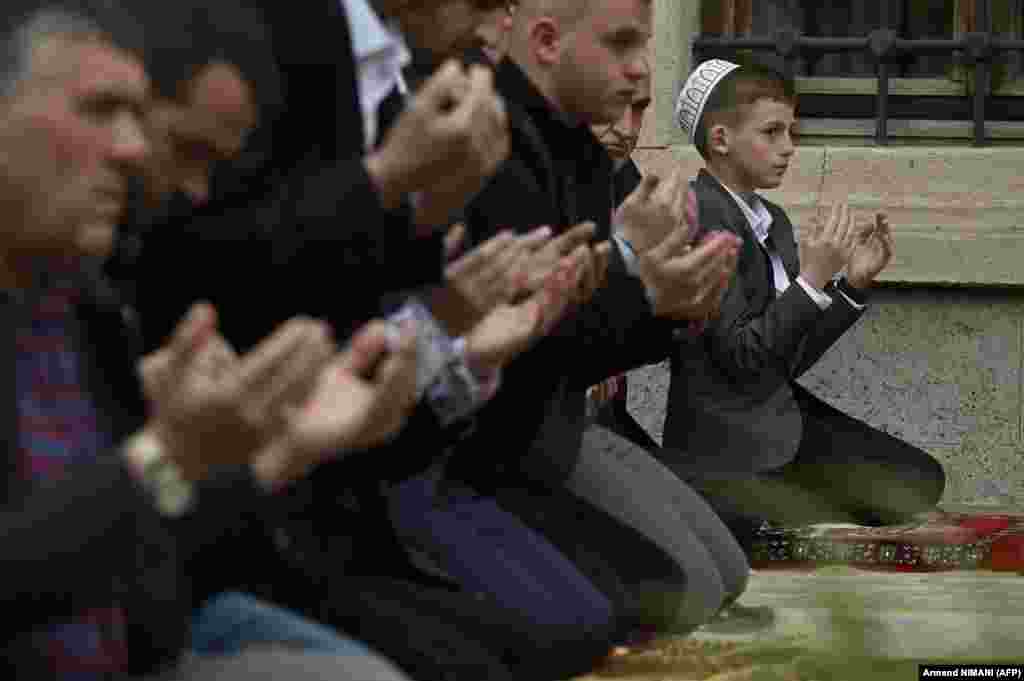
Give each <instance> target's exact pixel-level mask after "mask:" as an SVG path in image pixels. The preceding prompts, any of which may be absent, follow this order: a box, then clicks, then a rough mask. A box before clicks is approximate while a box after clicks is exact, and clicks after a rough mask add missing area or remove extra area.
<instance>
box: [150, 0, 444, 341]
mask: <svg viewBox="0 0 1024 681" xmlns="http://www.w3.org/2000/svg"><path fill="white" fill-rule="evenodd" d="M245 2H246V4H248V5H251V6H252V7H254V8H256V9H259V10H261V11H262V12H263V14H264V16H265V17H266V22H267V25H268V26H269V33H270V43H271V48H272V49H273V51H274V54H275V57H276V60H277V64H278V67H279V70H280V74H281V78H282V92H283V101H284V107H283V108H282V110H281V111H280V112H277V113H276V115H275V113H274V112H263V113H264V116H263V120H262V121H261V123H260V127H259V129H257V130H256V131H255V132H254V134H253V135H252V137H251V138H250V140H249V141H248V143H247V145H246V148H245V150H244V151H243V153H242V157H241V159H239V160H237V161H235V162H233V163H230V164H227V165H226V167H224V168H219V169H218V171H217V173H216V175H215V182H214V185H213V190H214V191H213V199H212V200H211V201H210V202H209V203H208V204H207V205H206V206H204V207H203V208H201V209H199V210H191V209H189V210H187V211H183V213H182V214H180V215H177V216H172V217H171V218H170V219H168V220H166V221H165V222H164V223H163V224H161V225H160V229H157V230H154V231H153V232H152V233H150V234H148V235H147V238H146V239H145V240H144V243H143V248H142V253H141V256H140V257H141V262H140V265H139V273H140V274H139V276H140V278H141V281H140V282H139V291H140V296H141V304H142V306H143V307H144V308H145V309H146V311H147V314H146V317H145V318H144V319H143V325H144V331H145V336H146V339H147V344H148V345H150V346H152V345H153V344H154V342H155V341H157V340H162V339H163V338H165V337H166V336H167V334H169V333H170V332H171V330H172V329H173V328H174V326H175V324H176V323H177V321H178V319H180V318H181V316H182V314H183V313H184V311H185V310H186V309H187V308H188V306H189V305H190V304H191V303H192V302H194V301H195V300H197V299H200V298H206V299H210V300H211V302H213V303H215V304H216V305H217V306H218V309H219V310H220V311H221V314H222V326H223V329H224V331H225V333H226V335H227V337H228V338H230V339H231V340H232V341H233V342H234V343H235V344H236V345H238V346H239V348H242V349H244V348H246V347H249V346H251V345H253V344H254V343H256V342H258V341H259V340H261V339H262V338H264V337H265V336H266V335H267V334H268V333H270V332H271V331H272V330H273V328H274V327H275V326H276V325H277V323H279V322H281V321H284V320H285V319H287V318H288V317H290V316H292V315H294V314H297V313H305V314H309V315H313V316H317V317H323V318H326V319H328V320H329V321H331V322H332V323H333V324H334V326H335V327H336V330H337V333H338V334H339V336H342V337H344V336H345V335H346V334H347V333H348V332H349V331H350V330H351V329H352V328H353V327H354V326H355V325H356V324H357V323H358V322H360V321H362V320H365V319H368V318H370V317H372V316H374V315H375V314H377V313H378V312H379V308H378V304H379V298H380V296H381V294H382V293H384V292H387V291H395V290H404V289H410V288H415V287H418V286H421V285H424V284H431V283H437V282H439V281H440V280H441V275H442V263H443V254H442V246H441V244H442V238H441V237H442V235H441V234H436V235H434V236H432V237H426V238H416V237H415V236H414V229H413V226H412V222H411V210H410V207H409V204H408V202H406V203H404V204H403V206H402V208H400V209H398V210H394V211H388V210H386V209H385V208H384V207H383V206H382V205H381V203H380V200H379V197H378V194H377V191H376V189H375V188H374V186H373V184H372V181H371V179H370V177H369V175H368V174H367V172H366V169H365V167H364V165H363V156H364V155H365V153H366V140H365V139H364V131H363V123H362V114H361V112H360V108H359V97H358V93H357V89H356V72H355V60H354V56H353V52H352V47H351V39H350V32H349V25H348V20H347V18H346V17H345V15H344V12H343V9H342V7H341V3H340V2H339V1H338V0H308V1H304V2H299V3H288V2H277V1H276V0H275V1H271V0H245ZM382 129H383V126H382ZM271 272H272V274H271Z"/></svg>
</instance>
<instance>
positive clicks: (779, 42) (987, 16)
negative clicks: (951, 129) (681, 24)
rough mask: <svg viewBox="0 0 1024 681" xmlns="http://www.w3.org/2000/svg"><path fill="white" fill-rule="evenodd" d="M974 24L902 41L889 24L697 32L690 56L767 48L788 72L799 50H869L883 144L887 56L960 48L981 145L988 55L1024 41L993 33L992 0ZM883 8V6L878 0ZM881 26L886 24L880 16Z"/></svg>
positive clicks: (983, 3) (982, 3)
mask: <svg viewBox="0 0 1024 681" xmlns="http://www.w3.org/2000/svg"><path fill="white" fill-rule="evenodd" d="M975 1H976V3H977V5H976V7H977V10H976V11H977V15H976V16H977V25H976V28H980V29H982V30H975V31H970V32H967V33H965V34H964V35H963V36H962V37H961V38H958V39H952V40H945V39H933V38H927V39H906V38H900V37H899V36H898V35H897V33H896V32H895V31H893V30H892V29H891V28H879V29H876V30H874V31H872V32H871V33H869V34H868V35H867V36H866V37H863V38H821V37H809V36H805V35H801V34H800V32H799V31H796V30H795V29H780V30H778V31H776V32H775V35H774V36H771V37H768V36H754V37H742V38H733V37H728V38H717V37H711V36H700V37H698V38H697V39H696V40H694V42H693V52H694V58H695V60H697V61H700V60H701V57H700V55H701V53H702V52H705V51H710V50H767V51H774V52H775V53H776V54H778V55H779V56H780V57H782V58H783V60H784V63H785V70H786V73H787V74H788V75H789V76H793V75H794V73H795V71H796V62H797V59H798V58H799V57H800V55H801V53H819V54H835V53H841V52H860V51H866V52H868V53H870V54H871V55H872V56H874V58H875V59H876V60H877V61H878V71H877V78H878V93H877V95H876V114H877V118H876V124H875V141H876V142H877V143H878V144H881V145H884V144H888V141H889V136H888V123H889V97H890V94H889V79H890V78H891V75H890V74H891V65H892V60H893V59H894V58H896V57H900V56H903V55H928V54H935V55H942V54H952V53H953V52H957V51H962V52H963V53H964V55H965V56H966V58H967V61H968V62H969V63H971V64H972V65H973V67H974V93H973V97H974V107H973V114H974V144H975V145H976V146H982V145H983V144H985V139H986V136H985V103H986V99H987V97H988V90H989V84H990V82H991V79H992V58H993V57H994V56H995V55H996V54H997V53H1001V52H1008V51H1012V50H1024V40H1008V39H1001V38H995V37H994V36H993V35H992V2H991V0H975ZM882 4H883V6H884V5H885V4H886V2H885V0H883V3H882ZM882 23H883V25H885V24H887V23H888V22H887V21H885V18H884V17H883V21H882Z"/></svg>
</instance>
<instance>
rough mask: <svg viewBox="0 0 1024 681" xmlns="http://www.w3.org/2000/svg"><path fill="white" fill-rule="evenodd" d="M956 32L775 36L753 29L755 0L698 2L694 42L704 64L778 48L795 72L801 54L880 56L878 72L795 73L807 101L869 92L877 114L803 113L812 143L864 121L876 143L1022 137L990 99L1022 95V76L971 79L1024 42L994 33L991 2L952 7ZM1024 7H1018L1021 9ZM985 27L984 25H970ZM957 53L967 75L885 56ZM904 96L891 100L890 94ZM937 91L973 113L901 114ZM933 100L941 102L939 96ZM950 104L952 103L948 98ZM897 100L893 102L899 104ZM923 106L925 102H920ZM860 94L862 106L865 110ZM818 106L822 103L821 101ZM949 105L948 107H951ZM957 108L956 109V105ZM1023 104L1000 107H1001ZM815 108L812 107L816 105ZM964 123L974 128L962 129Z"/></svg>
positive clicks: (845, 134) (860, 129)
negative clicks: (904, 69) (919, 36)
mask: <svg viewBox="0 0 1024 681" xmlns="http://www.w3.org/2000/svg"><path fill="white" fill-rule="evenodd" d="M954 8H955V9H954V11H955V12H956V13H957V16H955V17H954V27H955V29H954V37H953V38H952V39H946V40H933V39H923V40H914V39H895V34H894V33H893V32H892V31H887V30H885V29H877V30H875V31H872V32H871V33H870V34H869V35H868V36H867V37H866V38H814V37H806V36H802V35H800V34H799V33H798V32H797V31H795V30H792V29H781V30H778V31H776V33H775V35H774V36H754V35H751V28H752V25H753V4H752V0H701V2H700V20H699V29H700V33H698V34H697V35H696V36H694V39H693V41H692V58H693V62H694V63H695V64H696V63H699V61H702V60H703V59H706V58H708V57H710V56H724V57H726V58H728V54H723V51H737V50H752V51H755V52H761V53H764V52H773V53H775V54H776V55H778V56H782V57H783V58H784V59H785V63H786V65H787V69H788V70H789V72H790V74H792V72H793V70H794V68H795V64H796V60H797V59H798V58H799V57H800V56H801V53H806V52H814V53H837V52H841V51H846V52H849V51H854V52H856V51H865V52H866V53H867V54H869V55H874V56H875V57H876V58H877V59H879V68H878V69H877V75H876V76H875V77H873V78H866V77H861V76H853V77H844V76H796V77H795V78H794V81H795V83H796V88H797V93H798V94H799V95H801V97H802V98H803V101H804V102H805V103H806V102H807V101H808V100H807V98H808V97H814V98H816V101H818V102H819V103H821V102H827V101H828V100H827V99H826V98H832V97H836V98H847V97H857V98H865V97H872V98H873V99H874V102H875V106H874V117H873V118H847V119H836V118H827V117H815V118H807V119H804V120H806V121H807V123H806V125H802V126H801V128H802V130H801V134H802V136H803V137H804V138H805V139H806V140H807V141H811V142H813V141H814V138H820V139H825V138H843V139H844V141H848V138H857V137H861V138H863V137H864V135H865V128H866V126H867V125H869V124H872V125H873V126H874V134H873V136H874V143H876V144H879V145H887V144H890V143H891V142H892V141H895V140H898V141H901V142H906V143H915V142H918V141H922V140H928V141H933V140H952V141H958V140H963V139H965V138H966V139H971V140H972V141H973V144H974V145H975V146H984V145H986V144H988V143H1000V142H1005V141H1007V140H1024V126H1022V125H1019V124H1018V123H1017V120H1016V116H1014V120H1011V121H1001V120H992V116H991V115H989V116H988V117H987V116H986V113H990V114H991V112H992V111H993V110H995V112H996V113H998V112H999V111H1000V106H999V101H998V100H996V99H993V98H1004V99H1005V98H1014V97H1020V96H1022V95H1024V78H1016V79H1014V80H1010V81H1008V82H1005V83H1000V84H999V85H998V86H997V87H996V88H994V89H993V88H990V87H984V88H981V89H980V91H975V88H974V87H973V85H974V83H986V84H989V83H991V82H992V77H993V67H994V64H993V59H994V58H996V57H997V56H999V55H1001V54H1003V53H1005V52H1007V51H1017V50H1024V40H1022V39H1019V38H1013V39H1006V38H997V37H995V34H994V33H993V31H992V23H993V22H992V0H957V2H956V4H955V5H954ZM1018 9H1020V8H1018ZM979 26H980V27H982V28H984V29H985V30H982V31H976V30H967V29H974V28H977V27H979ZM907 53H910V54H914V53H917V54H943V53H960V54H961V55H962V57H963V59H964V62H965V64H966V66H965V67H964V68H965V71H966V73H965V74H964V77H963V78H955V77H952V76H951V77H948V78H936V77H923V78H906V77H892V76H890V75H889V72H890V68H891V67H890V64H889V62H888V61H887V58H888V59H893V58H895V57H896V55H903V54H907ZM894 97H895V98H900V99H896V100H894V99H893V98H894ZM921 97H937V98H947V99H964V100H968V101H970V102H971V106H970V107H969V110H970V115H969V116H967V117H965V119H957V120H954V119H950V118H949V117H946V118H945V119H942V118H938V119H935V120H932V119H930V118H903V117H900V118H897V117H894V114H893V109H894V108H896V109H899V108H900V106H901V100H903V101H906V98H921ZM933 101H936V102H937V101H939V100H938V99H936V100H933ZM947 103H948V102H947ZM1014 104H1015V103H1014ZM894 105H895V106H894ZM917 105H918V107H919V106H920V102H918V103H917ZM863 106H864V105H863V100H862V101H861V102H860V106H859V107H858V108H863ZM819 108H820V107H819ZM949 108H950V107H948V106H947V107H946V109H947V110H948V109H949ZM952 108H954V109H955V108H956V107H952ZM1017 108H1018V107H1016V106H1011V107H1005V106H1004V107H1002V109H1003V110H1004V111H1011V110H1015V109H1017ZM812 109H813V107H812ZM965 126H969V128H970V133H971V134H969V135H965V133H964V129H965Z"/></svg>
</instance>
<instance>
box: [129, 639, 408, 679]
mask: <svg viewBox="0 0 1024 681" xmlns="http://www.w3.org/2000/svg"><path fill="white" fill-rule="evenodd" d="M399 628H400V627H399ZM242 679H245V680H246V681H280V680H281V679H286V680H287V681H320V680H321V679H323V680H325V681H326V680H330V681H410V680H409V677H407V676H405V675H403V674H402V673H401V672H399V671H398V670H396V669H395V667H393V666H392V665H391V664H390V663H388V662H387V661H385V660H384V659H382V658H379V657H376V656H370V655H331V654H327V653H301V652H288V651H275V650H261V651H252V652H246V653H242V654H241V655H237V656H233V657H202V658H192V659H189V660H186V661H184V662H182V664H181V665H179V666H178V668H177V669H174V670H173V671H171V672H167V673H164V674H161V675H158V676H153V677H146V679H145V681H236V680H237V681H242Z"/></svg>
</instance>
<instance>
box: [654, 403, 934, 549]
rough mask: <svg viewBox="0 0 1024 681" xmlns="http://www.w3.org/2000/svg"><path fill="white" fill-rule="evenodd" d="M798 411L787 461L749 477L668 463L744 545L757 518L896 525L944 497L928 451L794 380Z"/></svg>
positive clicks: (666, 453)
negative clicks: (797, 434) (798, 429)
mask: <svg viewBox="0 0 1024 681" xmlns="http://www.w3.org/2000/svg"><path fill="white" fill-rule="evenodd" d="M794 392H795V395H796V400H797V403H798V404H799V406H800V410H801V413H802V415H803V422H804V429H803V437H802V439H801V441H800V446H799V448H798V449H797V452H796V456H795V457H794V459H793V460H792V461H790V462H789V463H787V464H786V465H784V466H782V467H781V468H779V469H776V470H774V471H769V472H766V473H759V474H750V475H732V476H701V475H700V473H699V471H695V469H694V468H693V467H692V466H691V465H689V464H688V465H687V467H686V469H685V470H680V469H681V467H680V466H676V467H674V468H673V464H672V459H673V456H672V452H671V451H670V450H661V451H660V452H658V456H659V458H661V459H662V461H663V463H665V465H666V466H668V467H669V468H673V470H677V472H678V473H679V474H680V475H681V476H682V477H684V479H686V480H687V482H689V483H690V484H691V485H692V486H693V487H694V488H695V489H696V490H697V491H698V492H699V493H700V494H701V495H702V496H703V497H704V498H705V499H706V500H707V501H708V503H709V504H710V505H711V507H712V508H714V509H715V511H716V512H717V513H718V514H719V516H720V517H721V518H722V520H723V521H724V522H725V523H726V525H728V526H729V528H730V529H731V530H733V533H734V534H735V535H736V536H737V539H739V540H740V542H741V543H746V542H747V540H748V539H749V538H750V535H751V534H752V532H753V531H754V530H755V529H756V527H757V526H758V525H760V524H761V522H762V521H764V520H767V521H770V522H775V523H778V524H783V525H806V524H811V523H822V522H847V523H855V524H859V525H867V526H881V525H890V524H898V523H901V522H906V521H908V520H910V519H911V518H912V517H913V516H914V515H915V514H918V513H922V512H925V511H929V510H932V509H934V508H935V505H936V504H937V503H938V502H939V500H940V499H941V497H942V491H943V489H944V488H945V484H946V475H945V472H944V471H943V469H942V465H941V464H940V463H939V462H938V461H936V460H935V459H934V458H933V457H932V456H931V455H929V454H928V453H927V452H924V451H922V450H921V449H918V448H917V447H914V446H913V445H910V444H908V443H906V442H903V441H902V440H900V439H898V438H896V437H893V436H892V435H889V434H888V433H885V432H882V431H880V430H878V429H876V428H872V427H871V426H869V425H867V424H866V423H863V422H861V421H858V420H857V419H854V418H852V417H850V416H847V415H846V414H844V413H843V412H841V411H839V410H838V409H836V408H835V407H832V406H831V405H829V404H827V403H825V402H823V401H822V400H820V399H818V398H817V397H815V396H814V395H812V394H811V393H810V392H808V391H807V390H806V389H804V388H803V387H801V386H799V385H795V386H794Z"/></svg>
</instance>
